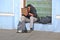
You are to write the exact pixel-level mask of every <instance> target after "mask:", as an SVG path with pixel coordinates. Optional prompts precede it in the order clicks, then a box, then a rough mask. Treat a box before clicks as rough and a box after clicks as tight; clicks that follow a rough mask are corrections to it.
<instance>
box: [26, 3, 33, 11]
mask: <svg viewBox="0 0 60 40" xmlns="http://www.w3.org/2000/svg"><path fill="white" fill-rule="evenodd" d="M31 6H32V5H31V4H28V5H27V10H28V12H30V10H31Z"/></svg>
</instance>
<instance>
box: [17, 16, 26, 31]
mask: <svg viewBox="0 0 60 40" xmlns="http://www.w3.org/2000/svg"><path fill="white" fill-rule="evenodd" d="M24 30H26V27H25V16H22V17H21V23H20V25H19V30H18V32H23V31H24Z"/></svg>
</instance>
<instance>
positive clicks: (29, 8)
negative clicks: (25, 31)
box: [19, 4, 38, 32]
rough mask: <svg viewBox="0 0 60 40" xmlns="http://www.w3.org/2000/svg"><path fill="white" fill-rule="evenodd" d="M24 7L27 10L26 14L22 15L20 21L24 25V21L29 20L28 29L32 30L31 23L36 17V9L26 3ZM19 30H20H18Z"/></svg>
mask: <svg viewBox="0 0 60 40" xmlns="http://www.w3.org/2000/svg"><path fill="white" fill-rule="evenodd" d="M26 8H27V11H28V15H27V16H25V15H24V14H23V15H22V17H21V23H22V25H23V26H25V22H30V31H33V24H34V22H35V21H37V19H38V16H37V13H36V9H35V8H34V7H33V6H32V5H31V4H28V5H27V7H26ZM19 32H22V30H20V31H19Z"/></svg>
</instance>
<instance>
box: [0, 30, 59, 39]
mask: <svg viewBox="0 0 60 40" xmlns="http://www.w3.org/2000/svg"><path fill="white" fill-rule="evenodd" d="M0 40H60V33H54V32H44V31H33V32H31V33H16V30H0Z"/></svg>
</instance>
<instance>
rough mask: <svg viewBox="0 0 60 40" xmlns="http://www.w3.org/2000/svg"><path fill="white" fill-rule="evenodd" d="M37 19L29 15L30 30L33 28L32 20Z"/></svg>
mask: <svg viewBox="0 0 60 40" xmlns="http://www.w3.org/2000/svg"><path fill="white" fill-rule="evenodd" d="M35 21H37V18H35V17H33V16H31V17H30V30H31V31H32V30H33V28H34V22H35Z"/></svg>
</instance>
